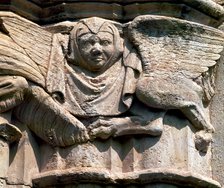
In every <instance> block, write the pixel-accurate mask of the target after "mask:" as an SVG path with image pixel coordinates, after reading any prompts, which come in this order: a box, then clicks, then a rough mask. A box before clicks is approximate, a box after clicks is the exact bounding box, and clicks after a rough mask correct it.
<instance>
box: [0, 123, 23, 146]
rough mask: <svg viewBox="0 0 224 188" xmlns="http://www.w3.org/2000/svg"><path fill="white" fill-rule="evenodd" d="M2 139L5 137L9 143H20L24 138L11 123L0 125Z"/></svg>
mask: <svg viewBox="0 0 224 188" xmlns="http://www.w3.org/2000/svg"><path fill="white" fill-rule="evenodd" d="M0 137H3V138H4V139H5V140H7V141H8V142H9V143H12V142H15V141H18V140H19V139H20V138H21V137H22V133H21V131H20V130H19V129H18V128H17V127H15V126H14V125H12V124H10V123H1V124H0Z"/></svg>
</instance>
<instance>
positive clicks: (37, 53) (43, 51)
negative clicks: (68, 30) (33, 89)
mask: <svg viewBox="0 0 224 188" xmlns="http://www.w3.org/2000/svg"><path fill="white" fill-rule="evenodd" d="M0 19H1V27H0V74H2V75H4V74H7V75H18V76H23V77H24V78H26V79H28V80H30V81H32V82H34V83H36V84H38V85H40V86H42V87H45V78H46V75H47V67H48V62H49V58H50V53H51V45H52V34H51V33H50V32H47V31H45V30H44V29H42V28H41V27H40V26H38V25H36V24H34V23H32V22H29V21H28V20H26V19H23V18H21V17H19V16H16V15H14V14H13V15H12V14H6V13H2V14H1V15H0Z"/></svg>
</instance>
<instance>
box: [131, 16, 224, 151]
mask: <svg viewBox="0 0 224 188" xmlns="http://www.w3.org/2000/svg"><path fill="white" fill-rule="evenodd" d="M129 37H130V40H131V41H132V42H133V43H134V45H135V46H136V47H137V48H138V51H139V53H140V55H141V58H142V63H143V74H142V76H141V78H140V79H139V81H138V84H137V88H136V95H137V97H138V99H139V100H140V101H142V102H143V103H144V104H147V105H148V106H149V107H153V108H160V109H164V110H169V109H178V110H180V111H181V112H182V113H183V114H184V115H185V116H186V117H187V118H188V119H189V121H190V122H191V123H192V124H193V125H194V126H195V128H197V129H199V130H202V131H200V132H198V133H197V134H196V147H198V149H200V148H201V149H202V148H205V146H204V144H206V142H207V144H208V142H210V141H211V134H209V133H212V132H214V127H213V126H212V125H211V123H210V121H209V118H208V117H209V115H208V114H207V113H206V106H207V105H208V103H209V101H210V99H211V98H212V96H213V95H214V86H215V76H214V74H215V68H216V67H215V65H216V64H217V60H218V59H219V58H220V53H221V52H222V50H223V44H224V34H223V32H221V31H219V30H216V29H214V28H210V27H207V26H204V25H200V24H197V23H192V22H188V21H183V20H180V19H175V18H167V17H163V16H141V17H138V18H137V19H135V20H134V21H133V22H132V23H131V24H130V26H129ZM206 140H207V141H206Z"/></svg>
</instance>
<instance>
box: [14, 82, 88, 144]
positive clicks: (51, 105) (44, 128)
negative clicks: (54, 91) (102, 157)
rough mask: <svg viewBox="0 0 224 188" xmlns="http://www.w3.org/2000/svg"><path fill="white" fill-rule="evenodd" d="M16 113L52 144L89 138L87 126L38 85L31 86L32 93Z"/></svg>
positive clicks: (84, 140)
mask: <svg viewBox="0 0 224 188" xmlns="http://www.w3.org/2000/svg"><path fill="white" fill-rule="evenodd" d="M14 113H15V115H16V116H17V118H18V119H19V120H20V121H22V122H23V123H25V124H26V125H28V127H29V128H30V129H31V130H32V131H33V132H34V133H35V134H36V135H37V136H39V137H40V138H42V139H43V140H45V141H46V142H48V143H50V144H51V145H54V146H69V145H73V144H75V143H81V142H86V141H88V139H89V137H88V134H87V131H86V128H85V126H84V125H83V124H82V123H81V122H80V121H79V120H78V119H77V118H76V117H74V116H73V115H71V114H70V113H69V112H68V111H66V110H65V109H64V108H62V107H61V105H60V104H58V103H56V102H55V101H54V100H53V98H52V97H51V96H50V95H49V94H48V93H46V92H45V91H44V90H43V89H42V88H40V87H38V86H32V87H31V91H30V94H29V95H27V98H26V100H25V101H24V102H23V103H22V104H21V105H20V106H18V107H17V108H16V109H15V110H14Z"/></svg>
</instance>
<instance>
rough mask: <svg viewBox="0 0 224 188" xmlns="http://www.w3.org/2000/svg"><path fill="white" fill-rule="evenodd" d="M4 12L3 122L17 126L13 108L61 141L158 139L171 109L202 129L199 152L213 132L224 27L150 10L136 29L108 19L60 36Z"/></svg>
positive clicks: (0, 56)
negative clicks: (209, 105)
mask: <svg viewBox="0 0 224 188" xmlns="http://www.w3.org/2000/svg"><path fill="white" fill-rule="evenodd" d="M0 17H1V20H2V24H1V28H0V31H1V33H0V37H1V41H0V48H1V50H0V62H1V68H0V75H1V76H0V83H1V85H0V96H2V97H0V99H1V100H0V112H1V114H2V119H3V120H2V121H3V123H2V124H4V125H9V126H11V127H14V126H13V125H12V124H11V123H10V118H5V120H4V117H7V116H5V115H4V114H8V113H12V114H13V115H15V116H16V117H17V118H18V119H19V120H20V121H22V122H24V123H25V124H27V125H28V127H29V128H30V129H31V130H32V131H33V132H34V133H35V134H36V135H37V136H39V137H40V138H42V139H43V140H45V141H47V142H48V143H50V144H52V145H57V146H63V147H64V146H69V145H72V144H76V143H81V142H86V141H88V140H92V139H95V138H96V137H99V138H102V139H106V138H108V137H109V136H114V137H116V136H122V135H127V134H148V135H152V136H158V135H160V134H161V133H162V125H163V116H164V115H165V113H166V111H167V110H169V109H179V110H181V111H182V112H183V114H184V115H185V116H186V117H187V118H188V119H189V120H190V121H191V123H192V124H193V125H194V126H195V127H196V128H197V129H199V130H202V132H200V134H198V135H197V136H198V140H199V141H198V149H199V150H201V149H200V148H199V146H200V144H201V143H202V142H203V143H204V142H205V141H206V138H205V137H206V134H210V133H212V132H213V131H214V128H213V126H212V125H211V124H210V123H209V120H208V119H207V115H206V112H205V107H204V105H205V102H208V101H209V100H210V98H211V97H212V95H213V93H214V91H213V84H214V83H213V67H215V65H216V62H217V61H216V60H218V59H219V57H220V55H219V53H220V52H221V51H222V49H223V46H222V45H223V33H221V32H220V31H218V30H215V29H212V28H209V27H206V26H202V25H199V24H193V23H189V22H187V21H181V20H178V19H174V18H168V17H158V16H144V17H138V18H137V19H135V20H134V21H133V22H132V23H131V24H130V25H129V26H128V28H127V30H128V32H127V33H128V36H125V34H126V31H123V27H122V25H121V24H119V23H115V22H112V21H108V20H104V19H100V18H88V19H83V20H80V21H78V22H76V23H74V24H72V27H68V26H66V27H65V28H66V29H65V30H66V32H61V31H60V32H59V33H58V32H56V33H55V32H50V31H49V30H46V28H42V27H40V26H38V25H36V24H33V23H32V22H29V21H27V20H25V19H23V18H20V17H15V15H8V14H6V15H4V14H3V15H1V16H0ZM70 26H71V25H70ZM68 28H69V29H68ZM62 30H63V29H62ZM121 36H123V37H121ZM211 36H212V38H211ZM4 93H5V95H4ZM3 96H4V97H3ZM12 109H13V111H12ZM9 116H10V114H9ZM6 127H7V126H6ZM15 130H17V128H16V127H15ZM17 132H19V130H17ZM20 135H21V134H19V133H18V136H17V138H19V136H20ZM201 140H202V142H201ZM208 140H209V139H208ZM209 141H210V140H209Z"/></svg>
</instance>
